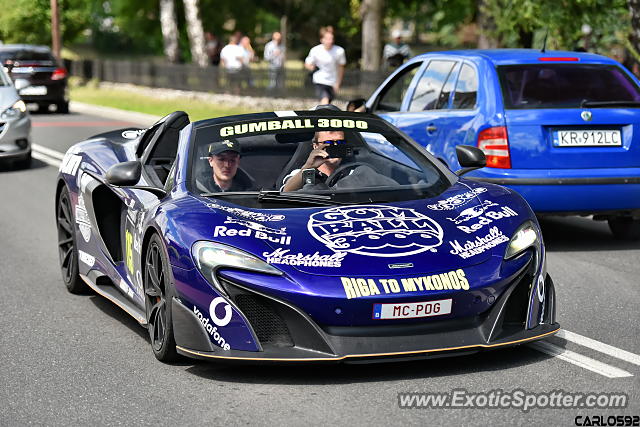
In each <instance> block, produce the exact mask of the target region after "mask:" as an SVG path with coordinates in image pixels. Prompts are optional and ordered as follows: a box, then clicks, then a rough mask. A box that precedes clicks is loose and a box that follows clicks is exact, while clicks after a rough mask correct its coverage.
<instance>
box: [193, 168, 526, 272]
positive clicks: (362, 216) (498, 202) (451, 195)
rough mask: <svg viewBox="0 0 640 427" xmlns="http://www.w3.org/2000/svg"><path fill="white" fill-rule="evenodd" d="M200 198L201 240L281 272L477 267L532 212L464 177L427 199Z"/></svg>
mask: <svg viewBox="0 0 640 427" xmlns="http://www.w3.org/2000/svg"><path fill="white" fill-rule="evenodd" d="M200 200H201V201H202V203H203V204H204V206H206V208H207V209H208V210H209V212H210V214H211V216H210V220H208V221H206V223H208V225H207V227H206V229H203V230H202V234H204V235H203V236H202V237H203V239H206V240H213V241H217V242H220V243H224V244H229V245H232V246H235V247H238V248H240V249H243V250H245V251H247V252H250V253H252V254H254V255H256V256H258V257H260V258H261V259H263V260H265V261H266V262H268V263H269V264H272V265H273V266H275V267H277V268H279V269H281V270H283V271H285V272H286V271H291V270H292V269H295V270H297V271H299V272H303V273H308V274H317V275H325V276H327V275H329V276H345V275H357V276H384V275H390V276H391V275H397V274H399V273H402V274H418V273H428V272H436V271H449V270H456V269H459V268H463V267H465V266H471V265H475V264H478V263H481V262H483V261H485V260H486V259H487V258H488V257H491V256H500V257H502V255H503V254H504V250H505V245H506V242H508V241H509V239H510V237H511V235H512V234H513V232H514V231H515V229H516V228H517V227H518V226H519V225H520V224H521V223H522V222H524V221H525V220H527V219H530V218H531V217H532V214H531V211H530V208H529V207H528V205H527V204H526V202H524V201H523V199H522V198H521V197H519V196H517V195H514V194H512V193H511V192H509V191H508V190H506V189H504V188H503V187H499V186H493V185H485V184H482V185H480V184H478V183H474V182H470V181H462V180H461V181H459V182H458V183H456V184H455V185H453V186H452V187H450V188H449V189H448V190H447V191H445V192H444V193H442V194H440V195H439V196H438V197H435V198H432V199H420V200H412V201H403V202H397V203H384V204H367V205H353V206H335V207H313V208H288V209H282V210H275V209H269V210H256V209H249V208H244V207H241V206H238V205H234V204H231V203H227V202H226V201H222V200H214V199H200ZM198 223H199V224H203V222H202V221H201V220H199V221H198ZM198 234H201V233H198Z"/></svg>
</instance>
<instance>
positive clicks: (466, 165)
mask: <svg viewBox="0 0 640 427" xmlns="http://www.w3.org/2000/svg"><path fill="white" fill-rule="evenodd" d="M456 155H457V156H458V163H460V166H462V169H460V170H459V171H457V172H456V175H458V176H462V175H464V174H465V173H467V172H471V171H472V170H476V169H480V168H483V167H485V166H486V165H487V158H486V156H485V155H484V152H483V151H482V150H481V149H479V148H478V147H473V146H471V145H457V146H456Z"/></svg>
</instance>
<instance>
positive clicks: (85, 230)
mask: <svg viewBox="0 0 640 427" xmlns="http://www.w3.org/2000/svg"><path fill="white" fill-rule="evenodd" d="M75 217H76V224H78V228H79V229H80V234H81V235H82V238H83V239H84V241H85V242H87V243H88V242H89V240H90V239H91V222H90V221H89V215H88V214H87V209H86V207H85V204H84V196H83V195H82V192H80V193H78V204H76V211H75Z"/></svg>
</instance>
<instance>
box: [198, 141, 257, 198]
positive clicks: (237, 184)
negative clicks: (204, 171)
mask: <svg viewBox="0 0 640 427" xmlns="http://www.w3.org/2000/svg"><path fill="white" fill-rule="evenodd" d="M208 160H209V166H211V170H212V175H211V177H212V178H213V179H212V180H211V181H208V182H207V183H206V184H207V186H208V187H209V191H211V192H212V193H218V192H224V191H246V190H249V189H251V188H252V187H253V186H254V185H253V181H252V180H251V178H249V176H248V175H247V174H246V173H244V172H243V171H242V170H238V166H239V165H240V143H239V142H238V141H237V140H235V139H225V140H223V141H218V142H214V143H212V144H210V145H209V159H208Z"/></svg>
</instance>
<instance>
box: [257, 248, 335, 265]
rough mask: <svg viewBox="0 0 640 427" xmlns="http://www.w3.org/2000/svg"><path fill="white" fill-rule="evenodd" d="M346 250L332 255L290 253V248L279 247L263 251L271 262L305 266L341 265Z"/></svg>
mask: <svg viewBox="0 0 640 427" xmlns="http://www.w3.org/2000/svg"><path fill="white" fill-rule="evenodd" d="M346 255H347V254H346V252H336V253H333V254H330V255H320V254H319V253H318V252H315V253H313V254H302V253H300V252H298V253H290V250H289V249H284V248H278V249H276V250H275V251H273V252H263V253H262V256H263V257H265V258H266V261H267V263H269V264H281V265H293V266H296V265H299V266H303V267H341V266H342V260H343V259H344V257H345V256H346Z"/></svg>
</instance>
